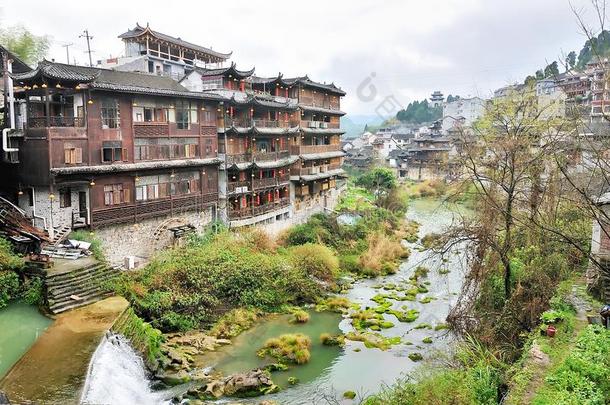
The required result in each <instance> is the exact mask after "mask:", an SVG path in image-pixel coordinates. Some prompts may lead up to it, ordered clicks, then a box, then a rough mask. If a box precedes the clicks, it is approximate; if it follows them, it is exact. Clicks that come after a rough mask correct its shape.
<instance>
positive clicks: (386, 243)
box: [359, 231, 405, 276]
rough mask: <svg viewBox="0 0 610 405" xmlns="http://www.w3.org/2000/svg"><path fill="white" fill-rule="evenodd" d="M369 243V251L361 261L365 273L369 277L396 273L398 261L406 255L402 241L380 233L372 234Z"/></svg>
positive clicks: (363, 255)
mask: <svg viewBox="0 0 610 405" xmlns="http://www.w3.org/2000/svg"><path fill="white" fill-rule="evenodd" d="M367 242H368V249H367V250H366V251H365V252H364V253H363V254H362V255H361V256H360V260H359V264H360V266H362V269H363V270H362V271H363V273H364V274H366V275H369V276H379V275H381V274H387V273H392V272H395V271H396V267H398V263H397V260H398V259H399V258H400V257H401V256H402V255H404V254H405V248H404V247H403V246H402V245H401V243H400V241H397V240H394V239H392V238H390V237H389V236H387V235H386V234H385V233H383V232H379V231H378V232H374V233H372V234H371V235H370V236H369V237H368V239H367ZM384 265H385V266H384ZM388 265H389V266H388Z"/></svg>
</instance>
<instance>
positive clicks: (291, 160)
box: [253, 156, 299, 169]
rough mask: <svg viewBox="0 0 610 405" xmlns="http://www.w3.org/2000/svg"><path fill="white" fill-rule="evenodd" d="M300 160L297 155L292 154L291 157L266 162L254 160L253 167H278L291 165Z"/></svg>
mask: <svg viewBox="0 0 610 405" xmlns="http://www.w3.org/2000/svg"><path fill="white" fill-rule="evenodd" d="M297 160H299V158H298V157H296V156H290V157H289V158H285V159H279V160H269V161H264V162H254V163H253V167H256V168H258V169H276V168H278V167H284V166H289V165H291V164H293V163H295V162H296V161H297Z"/></svg>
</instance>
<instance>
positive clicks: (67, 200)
mask: <svg viewBox="0 0 610 405" xmlns="http://www.w3.org/2000/svg"><path fill="white" fill-rule="evenodd" d="M71 206H72V193H71V192H70V189H69V188H63V189H61V190H59V208H69V207H71Z"/></svg>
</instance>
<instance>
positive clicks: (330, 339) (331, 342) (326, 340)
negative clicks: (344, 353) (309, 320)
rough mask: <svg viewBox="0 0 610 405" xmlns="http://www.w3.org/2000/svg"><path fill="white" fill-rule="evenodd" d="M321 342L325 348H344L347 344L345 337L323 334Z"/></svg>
mask: <svg viewBox="0 0 610 405" xmlns="http://www.w3.org/2000/svg"><path fill="white" fill-rule="evenodd" d="M320 342H322V344H323V345H325V346H343V345H344V344H345V336H344V335H331V334H330V333H322V334H321V335H320Z"/></svg>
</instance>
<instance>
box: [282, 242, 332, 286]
mask: <svg viewBox="0 0 610 405" xmlns="http://www.w3.org/2000/svg"><path fill="white" fill-rule="evenodd" d="M288 253H289V257H290V261H291V263H292V264H293V266H294V267H296V268H299V269H302V270H304V271H305V273H307V274H309V275H311V276H314V277H315V278H317V279H320V280H324V281H331V280H333V279H334V278H335V277H336V276H337V273H338V271H339V260H338V259H337V257H336V256H335V255H334V253H333V252H332V251H331V250H330V249H329V248H327V247H326V246H322V245H314V244H311V243H306V244H304V245H300V246H294V247H292V248H291V249H290V250H289V252H288Z"/></svg>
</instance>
